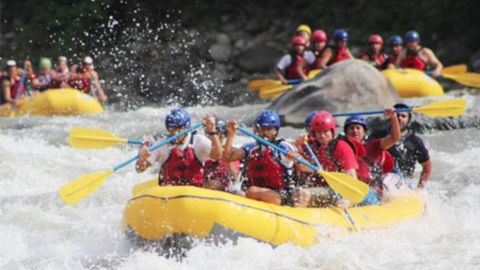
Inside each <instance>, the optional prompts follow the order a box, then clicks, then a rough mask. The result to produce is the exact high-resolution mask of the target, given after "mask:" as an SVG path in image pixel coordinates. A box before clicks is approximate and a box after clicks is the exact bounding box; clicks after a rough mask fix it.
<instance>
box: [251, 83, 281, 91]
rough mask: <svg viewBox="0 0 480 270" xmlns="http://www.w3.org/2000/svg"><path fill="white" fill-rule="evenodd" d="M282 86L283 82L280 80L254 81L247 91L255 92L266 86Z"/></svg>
mask: <svg viewBox="0 0 480 270" xmlns="http://www.w3.org/2000/svg"><path fill="white" fill-rule="evenodd" d="M280 84H282V82H281V81H279V80H254V81H250V82H249V83H248V85H247V89H248V90H250V91H255V90H258V89H260V88H262V87H265V86H270V85H280Z"/></svg>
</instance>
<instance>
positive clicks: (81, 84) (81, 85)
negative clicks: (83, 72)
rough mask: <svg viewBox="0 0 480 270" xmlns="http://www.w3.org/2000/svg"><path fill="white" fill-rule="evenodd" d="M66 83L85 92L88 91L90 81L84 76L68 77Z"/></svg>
mask: <svg viewBox="0 0 480 270" xmlns="http://www.w3.org/2000/svg"><path fill="white" fill-rule="evenodd" d="M68 85H70V86H71V87H72V88H75V89H77V90H80V91H83V92H85V93H87V94H89V93H90V81H89V80H88V78H87V77H86V76H82V77H80V78H77V79H70V80H68Z"/></svg>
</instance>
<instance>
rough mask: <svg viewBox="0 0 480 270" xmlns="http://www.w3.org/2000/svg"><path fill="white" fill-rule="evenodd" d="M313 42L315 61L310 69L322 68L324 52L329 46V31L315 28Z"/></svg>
mask: <svg viewBox="0 0 480 270" xmlns="http://www.w3.org/2000/svg"><path fill="white" fill-rule="evenodd" d="M312 42H313V54H314V55H315V61H314V62H313V63H312V64H311V65H310V70H314V69H320V68H321V67H320V62H321V60H322V54H323V51H325V49H326V48H327V33H325V31H323V30H315V31H314V32H313V34H312Z"/></svg>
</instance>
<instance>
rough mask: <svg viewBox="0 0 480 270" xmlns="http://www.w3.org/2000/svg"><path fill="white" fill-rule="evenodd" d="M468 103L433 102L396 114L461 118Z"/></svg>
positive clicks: (400, 110) (364, 112)
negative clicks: (410, 113)
mask: <svg viewBox="0 0 480 270" xmlns="http://www.w3.org/2000/svg"><path fill="white" fill-rule="evenodd" d="M466 106H467V101H466V100H465V99H450V100H440V101H435V102H432V103H430V104H428V105H424V106H422V107H412V108H405V109H395V110H394V112H414V113H422V114H425V115H428V116H430V117H455V116H460V115H462V114H463V113H464V112H465V109H466ZM383 113H384V111H381V110H379V111H363V112H347V113H333V114H332V115H333V116H334V117H338V116H351V115H359V114H363V115H369V114H383Z"/></svg>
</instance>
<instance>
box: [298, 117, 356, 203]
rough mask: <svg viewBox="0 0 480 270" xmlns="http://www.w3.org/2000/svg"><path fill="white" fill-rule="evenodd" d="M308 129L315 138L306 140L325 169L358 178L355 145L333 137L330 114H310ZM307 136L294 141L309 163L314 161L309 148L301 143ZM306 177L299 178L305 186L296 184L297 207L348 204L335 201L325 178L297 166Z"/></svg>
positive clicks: (332, 123)
mask: <svg viewBox="0 0 480 270" xmlns="http://www.w3.org/2000/svg"><path fill="white" fill-rule="evenodd" d="M310 125H311V127H310V132H311V134H312V135H313V137H314V140H313V141H310V142H308V144H309V146H310V148H311V149H312V150H313V152H314V153H315V156H316V158H317V159H318V161H319V162H320V164H321V165H322V167H323V170H324V171H327V172H343V173H345V174H347V175H349V176H351V177H353V178H357V169H358V162H357V159H356V158H355V153H354V148H353V147H352V146H350V145H349V144H348V143H347V142H346V141H345V140H341V139H339V138H337V136H336V134H337V133H336V125H335V119H334V118H333V116H332V115H331V114H330V113H329V112H326V111H320V112H318V113H316V114H315V116H313V118H312V120H311V123H310ZM306 141H308V137H307V135H305V134H302V135H300V136H299V137H298V139H297V140H296V141H295V145H296V147H297V148H298V149H299V152H300V153H301V154H302V155H303V157H304V158H305V159H306V160H307V161H309V162H310V163H315V162H314V158H313V157H312V156H310V154H309V152H308V149H307V148H306V146H305V145H304V144H305V142H306ZM298 169H299V170H300V171H303V172H307V173H309V174H306V175H305V174H304V177H308V178H307V179H302V180H303V181H302V182H304V183H306V184H305V186H304V187H299V188H297V189H296V192H295V206H297V207H307V206H313V207H325V206H329V205H334V204H336V205H337V206H343V207H345V206H347V204H349V202H348V201H346V200H340V201H337V200H336V198H335V196H334V194H333V193H332V192H331V191H330V189H329V188H328V186H327V183H326V182H325V180H324V179H323V178H322V177H321V176H320V175H318V174H317V173H315V172H313V171H311V170H309V169H306V168H305V167H298Z"/></svg>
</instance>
